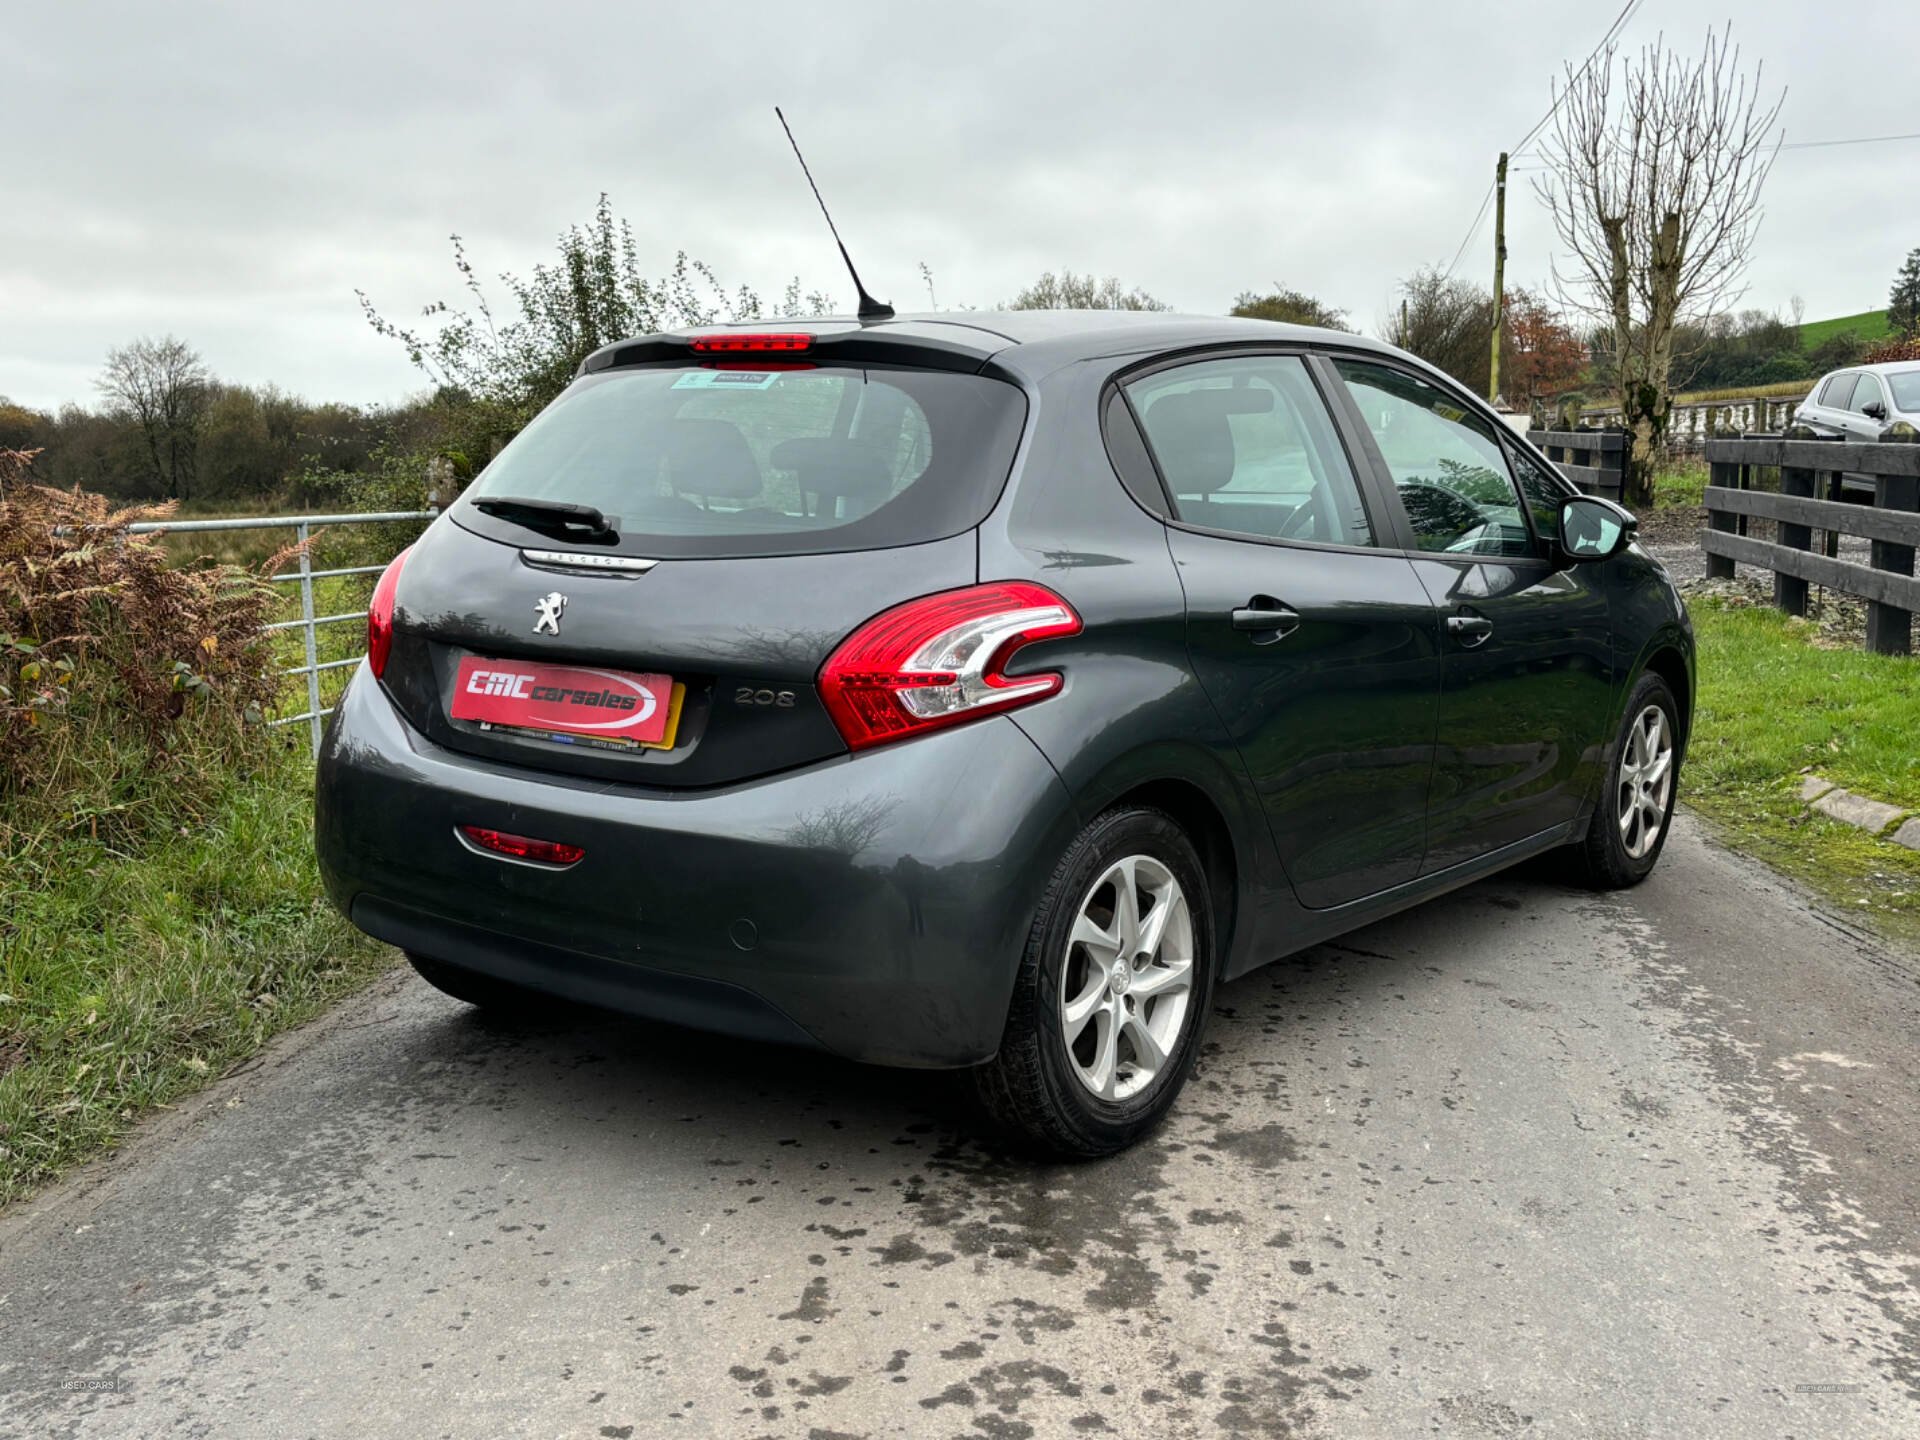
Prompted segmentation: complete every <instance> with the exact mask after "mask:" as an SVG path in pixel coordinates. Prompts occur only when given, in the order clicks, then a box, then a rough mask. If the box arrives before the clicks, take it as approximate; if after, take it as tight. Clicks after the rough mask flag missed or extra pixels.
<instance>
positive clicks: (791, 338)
mask: <svg viewBox="0 0 1920 1440" xmlns="http://www.w3.org/2000/svg"><path fill="white" fill-rule="evenodd" d="M687 348H688V349H689V350H691V351H693V352H694V353H695V354H696V355H739V354H744V353H747V352H749V351H778V350H785V351H794V350H810V349H812V348H813V336H811V335H799V334H789V335H708V336H705V337H704V338H702V339H699V340H689V341H688V342H687Z"/></svg>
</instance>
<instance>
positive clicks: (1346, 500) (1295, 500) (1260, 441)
mask: <svg viewBox="0 0 1920 1440" xmlns="http://www.w3.org/2000/svg"><path fill="white" fill-rule="evenodd" d="M1126 390H1127V396H1128V398H1129V399H1130V400H1132V402H1133V406H1134V410H1135V411H1136V412H1137V413H1138V414H1139V416H1140V424H1141V426H1142V428H1143V429H1144V430H1145V431H1146V435H1147V443H1148V444H1149V445H1151V446H1152V447H1153V454H1154V458H1155V459H1156V460H1157V461H1158V462H1159V465H1160V473H1161V474H1162V475H1163V476H1165V478H1166V482H1167V489H1168V491H1169V492H1170V494H1171V497H1172V500H1173V507H1174V517H1175V518H1176V519H1178V520H1182V521H1185V522H1186V523H1188V524H1190V525H1198V526H1201V527H1204V528H1205V529H1209V530H1225V531H1230V532H1232V533H1234V534H1237V535H1255V536H1259V537H1261V538H1262V539H1270V540H1305V541H1313V542H1318V543H1320V544H1323V545H1371V544H1373V543H1374V538H1373V526H1372V524H1371V523H1370V522H1369V520H1368V519H1367V512H1366V508H1365V507H1364V506H1363V505H1362V503H1361V500H1360V487H1359V485H1358V484H1357V483H1356V481H1355V480H1354V475H1353V468H1352V466H1351V465H1349V464H1348V463H1347V455H1346V451H1345V450H1343V449H1342V448H1341V446H1340V440H1339V436H1338V435H1337V434H1336V433H1335V432H1334V428H1333V421H1332V419H1331V418H1330V417H1329V416H1328V414H1327V411H1326V406H1325V405H1324V404H1323V403H1322V401H1321V399H1320V392H1319V391H1318V390H1316V389H1315V388H1314V385H1313V380H1312V377H1311V376H1309V375H1308V373H1307V367H1306V363H1305V362H1304V361H1303V360H1301V359H1300V358H1299V357H1298V356H1297V355H1250V356H1244V357H1236V358H1234V359H1231V360H1206V361H1201V362H1199V363H1198V364H1194V365H1182V366H1179V367H1177V368H1175V369H1172V370H1160V371H1156V372H1155V373H1153V374H1151V375H1146V376H1143V377H1142V378H1140V379H1138V380H1134V381H1132V382H1130V383H1128V385H1127V386H1126Z"/></svg>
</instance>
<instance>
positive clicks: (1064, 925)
mask: <svg viewBox="0 0 1920 1440" xmlns="http://www.w3.org/2000/svg"><path fill="white" fill-rule="evenodd" d="M1118 967H1124V973H1122V972H1121V970H1120V969H1119V968H1118ZM1215 968H1216V966H1215V960H1214V934H1213V906H1212V895H1211V892H1210V889H1209V887H1208V884H1207V877H1206V872H1205V870H1204V869H1203V867H1202V866H1201V863H1200V857H1199V855H1198V853H1197V852H1196V851H1195V849H1194V846H1193V842H1192V841H1191V840H1190V839H1189V838H1188V836H1187V834H1186V832H1185V831H1184V830H1183V829H1182V828H1181V827H1180V825H1179V824H1178V823H1177V822H1176V821H1174V819H1173V818H1172V817H1171V816H1169V815H1167V814H1165V813H1164V812H1162V811H1159V810H1153V809H1148V808H1144V807H1122V808H1117V809H1114V810H1109V811H1107V812H1106V813H1105V814H1103V815H1101V816H1100V817H1099V818H1098V819H1096V820H1095V821H1094V822H1093V823H1092V824H1090V825H1089V826H1087V828H1086V829H1085V830H1083V831H1081V832H1080V834H1079V835H1078V836H1076V837H1075V839H1074V841H1073V843H1072V844H1071V845H1069V846H1068V847H1067V852H1066V854H1065V855H1064V856H1063V857H1062V858H1061V860H1060V863H1059V865H1058V866H1056V867H1055V869H1054V872H1053V875H1052V876H1051V878H1050V879H1049V881H1048V883H1047V888H1046V892H1045V894H1044V896H1043V897H1042V899H1041V902H1040V907H1039V909H1038V911H1037V912H1036V913H1035V915H1034V920H1033V925H1032V928H1031V930H1030V931H1029V932H1028V937H1027V944H1026V949H1025V951H1024V952H1023V954H1022V957H1021V962H1020V970H1019V975H1018V977H1017V978H1016V980H1015V982H1014V991H1013V1001H1012V1005H1011V1007H1010V1009H1009V1012H1008V1016H1007V1028H1006V1032H1005V1034H1004V1035H1003V1036H1002V1039H1001V1042H1000V1049H999V1052H998V1054H996V1055H995V1056H994V1058H993V1059H992V1060H990V1061H988V1062H987V1063H986V1064H985V1065H982V1066H979V1067H977V1068H976V1069H975V1070H974V1071H973V1072H972V1081H973V1090H974V1094H975V1096H976V1098H977V1099H978V1101H979V1103H980V1105H981V1107H982V1108H983V1109H984V1110H985V1112H986V1114H987V1116H988V1118H989V1120H990V1121H991V1122H992V1123H993V1125H994V1127H995V1128H996V1129H997V1130H998V1131H999V1132H1000V1134H1001V1135H1002V1136H1003V1137H1004V1138H1005V1139H1006V1140H1007V1141H1008V1142H1009V1143H1010V1144H1011V1145H1012V1146H1014V1148H1016V1149H1019V1150H1022V1151H1024V1152H1026V1153H1028V1154H1032V1155H1036V1156H1039V1157H1042V1158H1046V1159H1055V1160H1085V1159H1093V1158H1096V1157H1099V1156H1102V1155H1111V1154H1114V1153H1116V1152H1118V1151H1120V1150H1124V1149H1126V1148H1127V1146H1129V1145H1131V1144H1133V1142H1134V1141H1135V1140H1137V1139H1139V1138H1140V1136H1142V1135H1143V1134H1145V1133H1146V1132H1147V1131H1148V1130H1151V1129H1152V1128H1153V1127H1154V1126H1155V1125H1157V1124H1158V1123H1159V1122H1160V1120H1161V1119H1162V1118H1163V1117H1164V1116H1165V1115H1166V1113H1167V1111H1168V1110H1169V1109H1170V1108H1171V1107H1172V1105H1173V1102H1174V1099H1175V1097H1176V1096H1177V1095H1178V1094H1179V1093H1180V1089H1181V1087H1182V1086H1183V1085H1184V1084H1185V1083H1186V1079H1187V1075H1188V1072H1189V1071H1191V1070H1192V1068H1193V1063H1194V1059H1195V1057H1196V1055H1197V1054H1198V1051H1199V1045H1200V1035H1201V1032H1202V1030H1203V1028H1204V1026H1205V1022H1206V1016H1207V1013H1208V1008H1209V1006H1210V1004H1211V1001H1212V997H1213V980H1214V971H1215Z"/></svg>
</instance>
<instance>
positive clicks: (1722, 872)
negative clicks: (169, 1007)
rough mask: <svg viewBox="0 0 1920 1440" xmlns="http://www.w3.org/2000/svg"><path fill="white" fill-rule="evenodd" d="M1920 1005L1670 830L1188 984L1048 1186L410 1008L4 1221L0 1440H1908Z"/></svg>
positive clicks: (982, 1160) (727, 1079) (716, 1075)
mask: <svg viewBox="0 0 1920 1440" xmlns="http://www.w3.org/2000/svg"><path fill="white" fill-rule="evenodd" d="M1917 982H1920V962H1916V960H1915V959H1914V957H1911V956H1899V955H1894V954H1890V953H1888V952H1887V951H1885V950H1883V949H1881V948H1879V947H1877V946H1875V945H1874V944H1872V943H1871V942H1869V941H1867V940H1865V939H1864V938H1862V937H1861V936H1859V935H1857V934H1855V933H1853V932H1851V931H1850V930H1848V929H1847V928H1845V927H1844V926H1843V925H1838V924H1836V923H1834V922H1832V921H1831V920H1829V919H1828V918H1825V917H1823V916H1821V915H1819V914H1817V913H1814V912H1812V911H1810V910H1809V909H1808V908H1807V907H1806V906H1805V905H1803V904H1802V903H1800V902H1799V901H1798V900H1797V899H1796V898H1795V897H1794V896H1793V895H1791V894H1790V893H1788V892H1787V891H1785V890H1784V889H1782V888H1781V887H1780V886H1779V885H1777V884H1776V883H1774V882H1773V881H1771V880H1770V879H1768V878H1767V877H1766V876H1765V875H1764V874H1763V873H1762V872H1760V871H1758V870H1756V869H1754V868H1752V867H1750V866H1748V865H1747V864H1745V863H1744V862H1741V861H1738V860H1735V859H1733V858H1731V857H1728V856H1725V855H1723V854H1721V853H1720V852H1718V851H1716V850H1715V849H1713V848H1712V847H1710V846H1709V845H1707V844H1706V843H1704V842H1703V841H1702V840H1701V839H1700V838H1699V836H1698V833H1697V831H1696V830H1695V828H1694V827H1693V826H1692V825H1691V824H1690V823H1688V822H1686V821H1685V820H1684V819H1683V821H1682V824H1681V825H1680V827H1679V828H1678V829H1677V830H1676V834H1675V837H1674V842H1673V844H1672V845H1671V846H1670V847H1669V850H1668V853H1667V857H1666V860H1665V861H1664V862H1663V865H1662V867H1661V869H1660V870H1659V871H1658V872H1657V873H1656V875H1655V877H1654V878H1653V879H1652V880H1651V881H1650V882H1649V883H1648V884H1647V885H1646V886H1644V887H1642V888H1641V889H1640V890H1639V891H1637V892H1634V893H1633V894H1632V895H1631V896H1628V897H1595V896H1592V895H1589V894H1585V893H1582V892H1579V891H1576V890H1572V889H1569V888H1567V887H1565V886H1563V885H1561V884H1559V883H1558V882H1557V881H1556V880H1555V879H1553V878H1552V877H1551V875H1548V874H1543V873H1541V872H1539V871H1528V872H1524V873H1521V874H1518V875H1513V876H1507V877H1501V878H1498V879H1495V880H1493V881H1490V882H1486V883H1483V884H1481V885H1477V886H1474V887H1472V888H1470V889H1468V890H1464V891H1462V892H1459V893H1458V894H1456V895H1454V896H1452V897H1449V898H1447V899H1444V900H1442V901H1439V902H1436V903H1434V904H1431V905H1428V906H1426V907H1424V908H1423V909H1420V910H1417V911H1414V912H1412V913H1410V914H1407V915H1405V916H1402V917H1399V918H1397V919H1395V920H1393V921H1390V922H1387V923H1384V924H1381V925H1377V926H1374V927H1372V928H1370V929H1368V930H1365V931H1362V932H1360V933H1358V934H1356V935H1353V936H1350V937H1348V938H1347V939H1346V940H1344V941H1342V942H1340V943H1338V944H1335V945H1328V946H1322V947H1320V948H1318V949H1316V950H1313V951H1311V952H1309V953H1307V954H1305V955H1302V956H1299V957H1295V958H1293V959H1291V960H1287V961H1282V962H1280V963H1279V964H1277V965H1274V966H1271V967H1268V968H1267V969H1265V970H1263V971H1260V972H1258V973H1256V974H1255V975H1253V976H1251V977H1249V978H1247V979H1245V980H1242V981H1239V982H1237V983H1235V984H1234V985H1231V986H1228V987H1226V988H1225V989H1224V990H1223V991H1222V992H1221V993H1220V995H1219V996H1218V1004H1217V1008H1216V1013H1215V1014H1214V1016H1213V1017H1212V1022H1211V1027H1210V1030H1209V1034H1208V1042H1207V1049H1206V1053H1205V1057H1204V1059H1203V1061H1202V1064H1201V1067H1200V1069H1199V1071H1198V1073H1197V1074H1196V1077H1195V1080H1194V1082H1193V1084H1192V1085H1191V1086H1190V1087H1189V1090H1188V1092H1187V1094H1186V1096H1185V1097H1184V1098H1183V1100H1182V1103H1181V1104H1180V1105H1179V1107H1178V1108H1177V1109H1176V1111H1175V1113H1174V1116H1173V1118H1172V1120H1171V1121H1170V1123H1169V1124H1168V1125H1167V1126H1166V1127H1165V1128H1164V1129H1163V1130H1162V1131H1161V1132H1160V1133H1159V1134H1158V1135H1156V1136H1155V1137H1154V1138H1153V1139H1152V1140H1151V1141H1150V1142H1149V1143H1147V1144H1145V1145H1143V1146H1141V1147H1140V1148H1139V1149H1137V1150H1136V1151H1134V1152H1132V1153H1130V1154H1128V1155H1125V1156H1122V1157H1120V1158H1118V1159H1115V1160H1112V1161H1108V1162H1104V1163H1101V1164H1097V1165H1090V1166H1083V1167H1071V1168H1069V1167H1058V1168H1044V1169H1035V1168H1032V1167H1029V1166H1025V1165H1023V1164H1020V1163H1018V1162H1014V1161H1009V1160H1007V1159H1004V1158H1001V1157H999V1156H997V1155H995V1154H993V1153H992V1152H991V1151H989V1150H986V1149H983V1148H982V1147H981V1146H980V1145H979V1144H978V1143H976V1142H975V1141H974V1140H973V1139H971V1138H970V1137H969V1135H968V1132H967V1130H966V1128H965V1127H966V1121H965V1115H964V1112H963V1111H962V1110H961V1108H960V1107H959V1105H958V1104H957V1103H956V1101H955V1099H954V1097H953V1094H952V1091H951V1087H950V1086H949V1085H948V1084H947V1083H945V1082H944V1081H942V1080H941V1079H940V1078H939V1077H934V1076H927V1075H912V1074H899V1073H894V1072H886V1071H877V1070H868V1069H863V1068H860V1067H856V1066H851V1065H843V1064H839V1063H836V1062H833V1061H829V1060H824V1059H820V1058H817V1057H812V1056H807V1055H800V1054H793V1053H789V1052H784V1051H780V1050H774V1049H762V1048H745V1047H741V1046H738V1045H734V1044H728V1043H720V1042H714V1041H710V1040H707V1039H703V1038H701V1037H697V1036H690V1035H686V1034H683V1033H680V1032H674V1031H668V1030H662V1029H655V1028H650V1027H645V1026H640V1025H630V1024H625V1023H621V1022H617V1021H605V1020H599V1019H594V1018H582V1017H579V1016H574V1017H572V1018H562V1019H557V1020H548V1021H534V1022H529V1023H525V1024H517V1025H515V1024H502V1023H498V1022H494V1021H490V1020H483V1019H480V1018H478V1017H477V1016H475V1015H474V1014H473V1013H472V1012H470V1011H467V1010H465V1009H464V1008H463V1007H461V1006H459V1005H457V1004H455V1003H453V1002H451V1001H448V1000H445V999H443V998H442V997H440V996H438V995H437V994H435V993H433V992H432V991H430V990H428V989H427V988H426V987H425V986H424V985H423V984H421V983H419V982H418V981H416V980H415V979H414V978H413V977H412V976H411V974H410V973H402V974H396V975H395V976H393V977H391V978H390V979H388V980H386V981H384V982H382V983H381V984H380V985H379V986H377V987H376V988H375V990H374V991H373V992H371V993H370V994H368V995H367V996H365V997H363V998H361V999H359V1000H356V1001H354V1002H352V1003H350V1004H349V1005H347V1006H345V1007H343V1008H342V1009H341V1010H340V1011H338V1012H336V1014H335V1015H334V1016H332V1017H330V1018H329V1019H328V1020H326V1021H324V1022H322V1023H321V1024H320V1025H318V1026H315V1027H311V1028H310V1029H309V1030H307V1031H306V1032H303V1033H302V1034H300V1035H298V1036H294V1037H290V1038H289V1040H288V1041H286V1042H283V1043H282V1044H280V1045H278V1046H277V1047H276V1048H275V1049H273V1050H272V1051H270V1052H269V1054H268V1056H267V1057H266V1058H265V1059H264V1060H263V1061H262V1062H260V1063H258V1064H257V1065H255V1066H253V1067H252V1068H250V1069H249V1070H248V1071H247V1072H246V1073H244V1074H241V1075H239V1076H236V1077H233V1078H232V1079H230V1080H228V1081H225V1082H223V1083H222V1084H220V1085H219V1086H216V1087H215V1088H214V1089H213V1090H212V1091H211V1092H209V1093H208V1095H207V1096H205V1097H204V1098H203V1099H202V1100H201V1101H199V1102H196V1103H195V1104H193V1105H191V1106H188V1107H185V1108H183V1109H182V1110H181V1111H179V1112H176V1113H175V1114H173V1115H170V1116H167V1117H165V1118H164V1119H162V1120H161V1121H160V1122H159V1123H158V1124H157V1125H154V1126H152V1127H149V1128H148V1129H147V1130H146V1131H145V1132H144V1133H143V1134H142V1135H140V1136H139V1137H138V1138H137V1139H136V1141H135V1142H134V1143H133V1144H132V1145H131V1146H130V1147H129V1148H128V1150H127V1152H126V1153H124V1154H123V1155H121V1156H119V1157H117V1158H115V1159H114V1160H112V1161H110V1162H108V1163H106V1164H104V1165H100V1166H96V1167H93V1168H92V1169H90V1170H88V1171H86V1172H83V1173H82V1174H81V1175H79V1176H77V1177H75V1179H73V1180H72V1181H69V1182H68V1183H66V1184H65V1185H63V1186H61V1187H60V1188H58V1189H57V1190H55V1191H53V1192H50V1193H49V1194H48V1195H46V1196H43V1197H41V1198H40V1199H39V1200H37V1201H35V1202H33V1203H32V1204H29V1205H26V1206H22V1207H17V1208H16V1209H15V1210H14V1211H13V1212H11V1213H10V1214H9V1215H7V1216H5V1217H0V1434H5V1435H9V1436H12V1435H20V1436H35V1437H39V1436H64V1435H89V1436H94V1435H98V1436H113V1437H123V1436H138V1437H148V1436H172V1435H182V1436H186V1435H194V1436H198V1435H208V1436H228V1435H236V1436H254V1435H262V1436H264V1435H274V1436H288V1437H291V1436H306V1435H312V1436H328V1437H331V1436H373V1437H383V1436H405V1437H423V1436H458V1437H469V1436H509V1435H511V1436H522V1435H524V1436H568V1437H571V1436H588V1437H593V1436H604V1437H612V1440H621V1437H652V1436H684V1437H697V1436H725V1437H729V1440H733V1437H757V1436H770V1437H772V1436H777V1437H794V1440H836V1437H838V1440H845V1437H853V1436H867V1437H880V1436H912V1437H933V1440H946V1437H950V1436H962V1437H968V1440H979V1437H987V1440H1015V1437H1029V1436H1038V1437H1054V1436H1069V1437H1070V1436H1080V1435H1100V1434H1113V1435H1122V1436H1129V1437H1144V1436H1155V1437H1158V1436H1194V1437H1218V1436H1276V1435H1306V1436H1344V1435H1353V1436H1405V1435H1416V1434H1438V1435H1456V1436H1518V1435H1526V1436H1548V1435H1552V1436H1558V1435H1568V1436H1583V1437H1594V1436H1601V1437H1629V1436H1631V1437H1642V1436H1644V1437H1667V1436H1698V1437H1715V1436H1739V1437H1743V1440H1744V1437H1749V1436H1760V1435H1766V1436H1786V1435H1792V1436H1883V1435H1884V1436H1895V1435H1898V1436H1912V1435H1915V1434H1920V1293H1916V1279H1917V1278H1920V1258H1916V1257H1920V1213H1917V1212H1916V1206H1917V1205H1920V1185H1916V1180H1920V1175H1917V1174H1916V1169H1917V1168H1920V1167H1917V1166H1916V1157H1917V1156H1920V1125H1916V1123H1915V1122H1916V1116H1915V1109H1916V1104H1915V1096H1916V1079H1917V1078H1920V1077H1917V1076H1916V1070H1920V1065H1917V1064H1916V1048H1915V1045H1914V1040H1913V1037H1914V1036H1915V1035H1916V1034H1920V1026H1917V1025H1916V1021H1920V983H1917ZM89 1384H92V1385H99V1386H105V1385H111V1386H112V1387H113V1388H111V1389H105V1388H93V1389H88V1388H70V1387H73V1386H76V1385H79V1386H85V1385H89Z"/></svg>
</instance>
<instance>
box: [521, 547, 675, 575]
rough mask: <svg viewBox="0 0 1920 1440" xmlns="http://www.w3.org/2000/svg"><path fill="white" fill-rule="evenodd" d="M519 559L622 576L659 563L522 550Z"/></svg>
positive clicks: (555, 551) (633, 558)
mask: <svg viewBox="0 0 1920 1440" xmlns="http://www.w3.org/2000/svg"><path fill="white" fill-rule="evenodd" d="M520 558H521V559H522V560H524V561H526V562H527V564H529V565H559V566H562V567H564V568H566V569H568V570H615V571H618V572H620V573H621V574H623V575H644V574H646V573H647V571H649V570H651V569H652V568H653V567H654V566H656V565H658V564H659V563H660V562H659V561H658V560H642V559H640V558H639V557H637V556H633V555H583V554H579V553H578V552H576V551H572V550H522V551H521V552H520Z"/></svg>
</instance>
